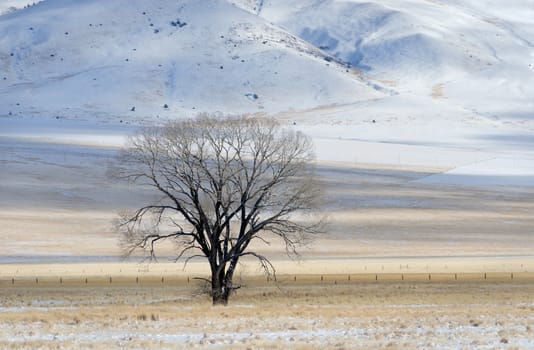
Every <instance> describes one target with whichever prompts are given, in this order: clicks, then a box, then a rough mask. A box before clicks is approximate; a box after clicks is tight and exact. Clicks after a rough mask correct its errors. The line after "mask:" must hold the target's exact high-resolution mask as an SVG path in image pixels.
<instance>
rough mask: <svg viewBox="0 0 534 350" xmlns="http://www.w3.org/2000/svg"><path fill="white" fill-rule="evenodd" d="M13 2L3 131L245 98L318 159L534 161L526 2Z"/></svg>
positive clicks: (226, 107)
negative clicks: (311, 146) (293, 131)
mask: <svg viewBox="0 0 534 350" xmlns="http://www.w3.org/2000/svg"><path fill="white" fill-rule="evenodd" d="M21 1H22V0H20V1H19V0H7V2H5V3H4V4H7V5H4V6H5V7H7V6H8V5H9V7H18V8H20V9H19V10H16V11H12V12H9V13H7V14H4V15H2V16H0V137H1V136H6V135H7V136H10V135H11V136H13V135H17V136H21V135H27V134H30V133H31V135H30V136H32V137H33V136H34V135H36V134H37V136H39V133H40V130H50V129H53V128H58V130H59V131H58V132H55V133H54V138H55V139H56V140H57V139H58V138H65V137H66V138H67V139H68V140H72V137H71V136H68V135H70V134H72V133H73V130H76V129H77V126H76V125H73V124H68V127H65V125H63V124H58V123H60V122H61V121H62V120H64V119H70V120H71V121H80V120H83V121H84V124H83V127H82V126H80V129H84V132H83V134H84V135H85V134H88V133H90V131H88V130H96V131H98V132H99V133H100V131H99V130H102V129H103V128H106V126H105V125H104V126H102V124H101V122H106V123H117V124H119V122H123V121H125V122H127V123H133V124H136V123H140V122H158V121H160V120H165V119H169V118H180V117H187V116H192V115H195V114H197V113H199V112H203V111H208V112H209V111H222V112H224V113H242V112H250V113H267V114H271V115H274V116H276V117H277V118H279V119H280V120H283V121H285V122H287V123H288V124H295V125H296V127H297V128H299V129H301V130H304V131H305V132H307V133H308V134H310V135H312V137H314V139H315V141H316V145H317V154H318V156H319V159H321V160H335V161H342V162H361V163H384V164H395V165H410V166H411V165H417V166H419V165H424V166H432V167H437V168H454V167H457V166H463V165H468V164H475V163H476V164H486V165H485V166H488V164H490V165H491V166H495V164H509V163H508V162H506V161H504V162H500V161H498V162H486V160H488V159H493V158H497V159H501V158H503V157H504V158H507V157H508V158H509V157H521V158H526V159H528V161H527V163H528V162H534V160H532V159H533V158H534V21H532V18H534V1H532V0H528V1H524V0H510V1H507V2H506V3H503V2H502V1H497V0H489V1H484V2H479V1H475V0H451V1H439V0H432V1H430V0H405V1H397V0H381V1H375V0H367V1H359V0H344V1H341V0H336V1H334V0H205V1H198V0H183V1H176V0H157V1H144V0H114V1H108V0H84V1H77V0H44V1H42V2H39V3H37V4H35V5H32V6H30V7H25V5H26V2H25V1H22V2H21ZM21 7H22V8H21ZM25 118H33V119H34V120H33V121H32V124H33V126H32V127H28V122H27V119H25ZM36 118H38V119H40V120H39V122H36V121H35V119H36ZM56 118H57V119H56ZM28 120H29V119H28ZM47 120H48V121H47ZM43 123H44V124H46V125H48V124H50V127H47V126H46V125H44V124H43ZM47 123H48V124H47ZM92 123H96V124H99V123H100V124H99V125H96V127H95V128H94V129H91V127H90V126H91V125H93V124H92ZM35 125H37V126H39V127H35ZM80 125H82V124H80ZM88 125H89V127H88ZM62 127H64V128H63V129H61V128H62ZM117 130H118V129H117ZM127 132H130V129H127V130H125V131H124V133H127ZM75 134H76V135H79V133H76V132H75ZM104 134H107V133H106V132H104ZM58 135H59V136H58ZM65 135H67V136H65ZM45 136H46V138H49V136H50V135H49V133H48V132H47V133H46V135H45ZM84 139H85V137H84ZM69 142H70V141H69ZM340 150H343V151H342V152H340ZM527 163H525V162H522V161H521V162H515V163H513V164H527ZM525 169H527V170H526V171H527V175H529V174H531V171H532V170H531V169H532V167H531V166H528V164H527V166H526V168H525ZM529 169H530V170H529ZM514 173H517V171H515V172H514ZM531 175H533V176H534V174H531ZM529 176H530V175H529Z"/></svg>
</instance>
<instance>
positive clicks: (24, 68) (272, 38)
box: [0, 0, 382, 120]
mask: <svg viewBox="0 0 534 350" xmlns="http://www.w3.org/2000/svg"><path fill="white" fill-rule="evenodd" d="M117 14H120V15H119V16H117ZM0 38H2V39H0V67H1V71H2V76H1V77H0V115H4V116H6V115H28V114H31V115H40V116H60V117H67V118H76V117H78V118H80V117H83V118H87V117H88V116H89V117H88V118H94V117H97V118H100V119H105V118H107V117H108V116H112V117H120V118H122V119H124V118H130V119H132V120H136V119H139V118H155V117H156V116H161V117H163V118H164V117H170V116H175V115H184V114H185V115H194V114H196V113H198V112H199V111H218V110H220V111H223V112H232V113H238V112H245V111H247V112H279V111H287V110H291V109H306V108H312V107H316V106H321V105H331V104H335V103H349V102H354V101H358V100H362V99H368V98H374V97H378V96H381V95H382V94H381V93H380V92H377V91H376V90H375V89H373V88H372V87H369V86H368V84H367V83H366V82H365V81H363V80H362V78H361V77H360V76H359V75H358V72H357V71H355V70H351V69H347V68H346V67H343V66H341V65H338V64H335V63H334V62H332V63H328V62H326V61H325V60H324V58H325V57H324V53H323V52H321V51H320V50H318V49H317V48H315V47H313V46H312V45H310V44H308V43H307V42H305V41H303V40H301V39H299V38H297V37H295V36H293V35H291V34H289V33H287V32H286V31H284V30H282V29H280V28H279V27H276V26H273V25H271V24H269V23H268V22H267V21H266V20H264V19H261V18H258V17H257V16H255V15H252V14H250V13H248V12H246V11H243V10H242V9H240V8H237V7H235V6H233V5H231V4H229V3H227V2H226V1H223V0H218V1H207V2H198V1H193V0H189V1H179V2H178V1H173V0H160V1H155V2H146V1H141V0H135V1H131V0H117V1H103V0H90V1H83V2H79V1H74V0H47V1H44V2H41V3H39V4H37V5H35V6H32V7H30V8H27V9H23V10H19V11H16V12H14V13H10V14H7V15H4V16H2V17H0Z"/></svg>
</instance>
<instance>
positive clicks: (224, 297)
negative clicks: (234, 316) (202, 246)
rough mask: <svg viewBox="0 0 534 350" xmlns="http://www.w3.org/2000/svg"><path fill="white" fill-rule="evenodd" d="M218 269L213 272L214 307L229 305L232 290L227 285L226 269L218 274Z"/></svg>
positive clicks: (212, 293) (212, 294) (212, 291)
mask: <svg viewBox="0 0 534 350" xmlns="http://www.w3.org/2000/svg"><path fill="white" fill-rule="evenodd" d="M217 270H218V268H215V269H213V268H212V272H211V296H212V299H213V305H228V297H229V296H230V288H229V286H228V285H227V283H226V278H225V277H226V276H225V273H224V268H222V269H221V271H220V272H219V273H217Z"/></svg>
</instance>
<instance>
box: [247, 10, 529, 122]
mask: <svg viewBox="0 0 534 350" xmlns="http://www.w3.org/2000/svg"><path fill="white" fill-rule="evenodd" d="M237 2H238V3H239V4H240V6H241V7H243V8H246V9H248V10H249V11H251V12H252V13H257V14H258V15H259V16H261V17H263V18H265V19H267V20H269V21H271V22H273V23H275V24H277V25H279V26H281V27H284V28H287V30H288V31H290V32H291V33H293V34H295V35H297V36H299V37H301V38H303V39H305V40H307V41H308V42H310V43H312V44H313V45H315V46H316V47H318V48H321V49H323V50H324V51H326V52H327V53H329V54H331V55H332V56H335V57H337V58H339V59H340V60H341V61H344V62H347V63H350V64H351V65H353V66H354V67H357V68H358V69H360V70H362V71H364V72H365V73H366V74H367V76H368V77H370V78H373V79H379V80H386V81H388V82H390V83H391V84H392V85H393V86H394V87H395V89H397V90H399V91H401V92H402V91H406V92H408V93H409V94H411V95H413V94H418V95H420V96H430V95H433V97H441V98H448V99H450V102H451V103H453V104H455V105H458V106H461V107H462V108H465V109H467V110H470V111H473V112H475V113H480V114H482V115H485V116H491V117H505V118H507V117H512V118H517V117H523V118H525V117H526V118H529V119H530V117H528V115H529V114H532V113H531V112H532V110H533V109H534V104H533V103H534V45H533V43H534V22H533V21H532V20H531V19H532V18H534V6H533V5H532V1H526V2H525V1H520V0H513V1H509V2H506V4H504V3H503V2H500V1H489V2H488V1H484V2H480V1H474V0H455V1H425V0H407V1H396V0H384V1H357V0H344V1H333V0H324V1H313V0H304V1H300V0H298V1H297V0H265V1H261V2H259V1H250V0H237ZM259 5H261V7H260V6H259Z"/></svg>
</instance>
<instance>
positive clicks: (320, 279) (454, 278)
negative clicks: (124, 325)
mask: <svg viewBox="0 0 534 350" xmlns="http://www.w3.org/2000/svg"><path fill="white" fill-rule="evenodd" d="M237 280H238V281H239V282H241V283H264V284H271V283H281V284H285V285H291V284H306V283H309V284H318V283H319V284H325V285H327V284H333V285H337V284H358V283H366V282H375V283H385V282H389V283H410V282H411V283H419V282H427V283H439V282H477V281H478V282H483V281H487V282H534V272H466V273H458V272H451V273H358V274H294V275H287V274H286V275H279V276H277V278H276V280H275V279H274V278H273V277H272V276H242V277H238V278H237ZM198 283H202V282H199V281H198V279H196V278H195V277H193V276H183V275H182V276H172V275H164V276H163V275H136V276H131V275H129V276H124V275H120V274H117V275H91V276H77V277H76V276H35V277H34V276H19V277H7V276H4V277H0V287H9V286H21V285H24V286H69V285H100V286H105V285H110V286H112V285H115V286H136V285H175V286H180V285H183V286H187V285H190V284H198Z"/></svg>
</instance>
